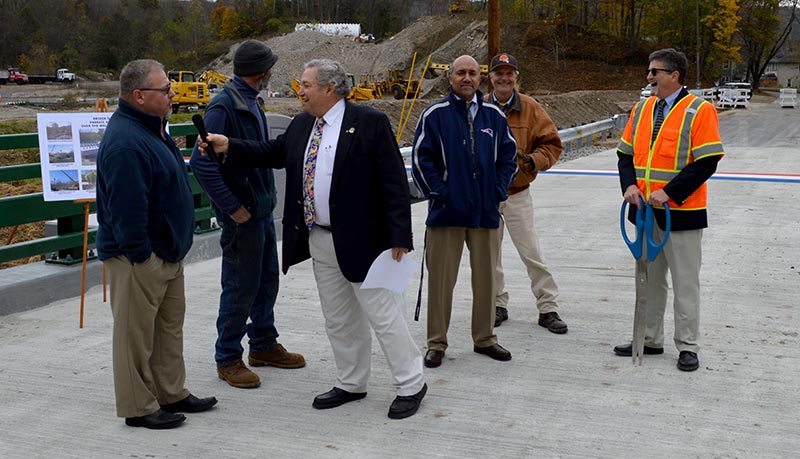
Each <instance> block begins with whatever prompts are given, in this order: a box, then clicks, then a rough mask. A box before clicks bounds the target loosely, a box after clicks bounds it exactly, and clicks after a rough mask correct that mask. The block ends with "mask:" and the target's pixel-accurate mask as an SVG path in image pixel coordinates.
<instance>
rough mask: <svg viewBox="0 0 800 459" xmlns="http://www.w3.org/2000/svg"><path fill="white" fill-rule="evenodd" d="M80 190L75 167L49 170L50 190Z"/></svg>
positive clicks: (57, 191)
mask: <svg viewBox="0 0 800 459" xmlns="http://www.w3.org/2000/svg"><path fill="white" fill-rule="evenodd" d="M77 190H80V184H79V183H78V171H77V169H58V170H53V171H50V191H52V192H53V193H59V192H64V191H77Z"/></svg>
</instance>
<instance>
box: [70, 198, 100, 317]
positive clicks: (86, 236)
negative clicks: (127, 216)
mask: <svg viewBox="0 0 800 459" xmlns="http://www.w3.org/2000/svg"><path fill="white" fill-rule="evenodd" d="M75 202H76V203H78V204H84V206H85V207H84V210H83V257H82V258H83V260H82V261H83V265H82V267H81V316H80V328H83V310H84V306H83V305H84V300H85V298H86V259H87V253H88V251H89V209H90V207H91V206H92V203H93V202H95V199H93V198H89V199H76V200H75ZM105 302H106V265H103V303H105Z"/></svg>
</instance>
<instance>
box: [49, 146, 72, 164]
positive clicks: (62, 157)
mask: <svg viewBox="0 0 800 459" xmlns="http://www.w3.org/2000/svg"><path fill="white" fill-rule="evenodd" d="M47 156H48V158H49V160H50V163H52V164H72V163H74V162H75V152H74V151H73V150H72V144H71V143H66V144H65V143H56V144H52V143H51V144H48V145H47Z"/></svg>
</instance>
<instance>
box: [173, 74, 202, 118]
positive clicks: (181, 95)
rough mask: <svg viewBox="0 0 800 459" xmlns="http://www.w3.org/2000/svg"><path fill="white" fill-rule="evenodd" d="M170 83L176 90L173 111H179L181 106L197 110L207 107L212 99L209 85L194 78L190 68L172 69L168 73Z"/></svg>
mask: <svg viewBox="0 0 800 459" xmlns="http://www.w3.org/2000/svg"><path fill="white" fill-rule="evenodd" d="M167 76H168V77H169V83H170V85H171V86H172V90H173V91H174V92H175V97H173V98H172V111H173V112H177V111H178V110H180V108H181V107H186V109H187V110H189V111H196V110H197V109H198V108H202V107H205V106H206V105H208V103H209V102H210V101H211V96H210V95H209V93H208V85H207V84H205V83H202V82H199V81H196V80H195V78H194V72H190V71H188V70H170V71H169V72H168V73H167Z"/></svg>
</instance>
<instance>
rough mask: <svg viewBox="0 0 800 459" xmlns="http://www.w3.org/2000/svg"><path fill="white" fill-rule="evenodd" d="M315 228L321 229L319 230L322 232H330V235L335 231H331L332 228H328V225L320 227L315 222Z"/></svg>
mask: <svg viewBox="0 0 800 459" xmlns="http://www.w3.org/2000/svg"><path fill="white" fill-rule="evenodd" d="M314 227H316V228H319V229H321V230H325V231H327V232H329V233H332V232H333V230H331V227H330V226H328V225H320V224H319V223H316V222H315V223H314Z"/></svg>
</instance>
